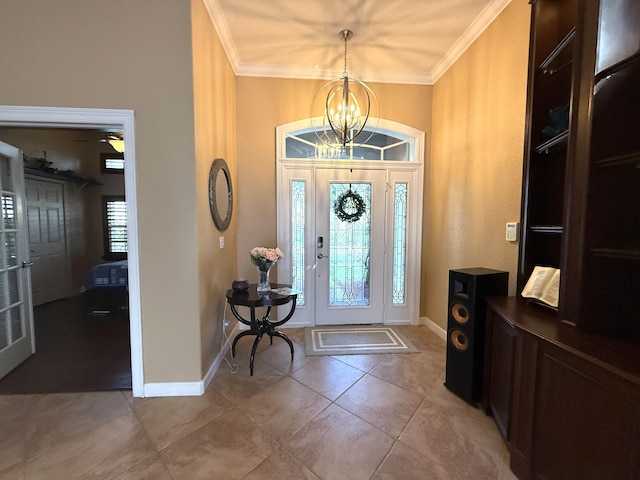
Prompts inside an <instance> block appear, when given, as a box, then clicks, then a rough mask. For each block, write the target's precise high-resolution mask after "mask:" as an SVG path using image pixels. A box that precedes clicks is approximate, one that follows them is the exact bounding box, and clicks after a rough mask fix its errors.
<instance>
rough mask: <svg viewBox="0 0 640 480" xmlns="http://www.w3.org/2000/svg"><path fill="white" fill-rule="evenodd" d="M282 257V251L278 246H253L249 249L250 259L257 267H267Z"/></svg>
mask: <svg viewBox="0 0 640 480" xmlns="http://www.w3.org/2000/svg"><path fill="white" fill-rule="evenodd" d="M282 257H284V253H282V250H280V249H279V248H278V247H275V248H267V247H253V248H252V249H251V261H252V262H253V264H254V265H255V266H256V267H258V268H261V267H262V268H267V267H268V266H271V265H273V264H274V263H275V262H277V261H278V260H280V259H281V258H282Z"/></svg>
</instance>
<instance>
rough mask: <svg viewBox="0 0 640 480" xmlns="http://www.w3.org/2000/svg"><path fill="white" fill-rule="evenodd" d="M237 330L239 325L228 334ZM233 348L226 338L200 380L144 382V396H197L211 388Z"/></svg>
mask: <svg viewBox="0 0 640 480" xmlns="http://www.w3.org/2000/svg"><path fill="white" fill-rule="evenodd" d="M236 330H237V325H236V327H234V329H233V330H232V331H231V332H230V333H229V334H228V336H227V338H228V337H233V335H234V334H235V332H236ZM230 349H231V343H230V342H229V341H227V339H226V338H225V339H224V340H223V342H222V348H221V350H220V352H219V353H218V355H216V357H215V358H214V360H213V362H211V365H210V366H209V369H208V370H207V373H206V374H205V376H204V378H203V379H202V380H200V381H199V382H167V383H145V384H144V396H145V397H197V396H200V395H202V394H204V392H205V391H206V390H207V388H209V385H211V382H212V381H213V377H214V375H215V374H216V372H217V371H218V368H220V365H221V364H222V360H223V359H224V356H225V355H226V354H227V352H229V350H230Z"/></svg>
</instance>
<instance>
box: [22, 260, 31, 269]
mask: <svg viewBox="0 0 640 480" xmlns="http://www.w3.org/2000/svg"><path fill="white" fill-rule="evenodd" d="M31 265H33V262H25V261H24V260H23V261H22V268H27V267H30V266H31Z"/></svg>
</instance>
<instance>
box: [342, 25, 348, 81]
mask: <svg viewBox="0 0 640 480" xmlns="http://www.w3.org/2000/svg"><path fill="white" fill-rule="evenodd" d="M347 41H348V40H347V35H345V36H344V71H343V72H342V76H343V77H347V76H348V75H347Z"/></svg>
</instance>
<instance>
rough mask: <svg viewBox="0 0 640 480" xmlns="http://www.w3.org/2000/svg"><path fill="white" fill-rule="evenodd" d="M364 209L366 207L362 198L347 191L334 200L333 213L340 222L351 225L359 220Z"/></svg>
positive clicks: (351, 191)
mask: <svg viewBox="0 0 640 480" xmlns="http://www.w3.org/2000/svg"><path fill="white" fill-rule="evenodd" d="M354 208H355V211H354ZM365 208H366V205H365V203H364V200H363V199H362V197H361V196H360V195H358V194H357V193H355V192H354V191H353V190H351V189H349V190H347V191H346V192H344V193H343V194H341V195H340V196H339V197H338V198H337V199H336V203H335V204H334V205H333V212H334V213H335V214H336V217H338V219H340V220H341V221H343V222H348V223H353V222H357V221H358V220H360V217H361V216H362V214H363V213H364V210H365ZM347 210H348V211H347Z"/></svg>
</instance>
